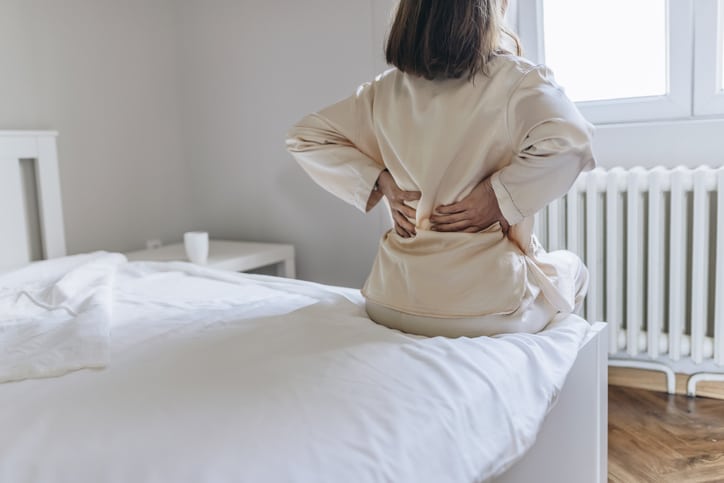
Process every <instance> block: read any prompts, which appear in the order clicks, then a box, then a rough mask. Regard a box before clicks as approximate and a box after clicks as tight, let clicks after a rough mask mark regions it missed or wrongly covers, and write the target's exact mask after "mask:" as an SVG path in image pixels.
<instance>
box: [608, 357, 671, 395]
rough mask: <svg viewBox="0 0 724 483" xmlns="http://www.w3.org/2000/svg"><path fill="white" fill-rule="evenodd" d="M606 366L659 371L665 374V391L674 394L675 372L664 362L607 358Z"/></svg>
mask: <svg viewBox="0 0 724 483" xmlns="http://www.w3.org/2000/svg"><path fill="white" fill-rule="evenodd" d="M608 366H609V367H628V368H631V369H645V370H647V371H661V372H663V373H665V374H666V392H667V393H669V394H676V373H675V372H674V370H673V369H672V368H670V367H669V366H667V365H666V364H662V363H660V362H650V361H637V360H632V359H609V360H608Z"/></svg>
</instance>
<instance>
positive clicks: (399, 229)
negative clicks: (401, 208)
mask: <svg viewBox="0 0 724 483" xmlns="http://www.w3.org/2000/svg"><path fill="white" fill-rule="evenodd" d="M395 232H396V233H397V234H398V235H400V236H401V237H402V238H411V237H412V235H410V234H409V233H408V232H407V231H406V230H405V229H404V228H402V227H401V226H400V225H398V224H397V223H395Z"/></svg>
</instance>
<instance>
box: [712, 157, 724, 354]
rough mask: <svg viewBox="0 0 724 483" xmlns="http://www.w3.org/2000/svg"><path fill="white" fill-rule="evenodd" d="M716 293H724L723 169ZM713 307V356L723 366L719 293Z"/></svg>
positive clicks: (723, 304)
mask: <svg viewBox="0 0 724 483" xmlns="http://www.w3.org/2000/svg"><path fill="white" fill-rule="evenodd" d="M716 209H717V227H716V233H717V235H716V293H717V294H724V169H719V170H718V172H717V208H716ZM715 303H716V307H715V309H714V321H715V322H714V344H715V346H714V357H715V360H716V363H717V364H719V365H720V366H724V297H722V296H721V295H719V296H718V297H716V300H715Z"/></svg>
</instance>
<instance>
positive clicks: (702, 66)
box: [694, 0, 724, 116]
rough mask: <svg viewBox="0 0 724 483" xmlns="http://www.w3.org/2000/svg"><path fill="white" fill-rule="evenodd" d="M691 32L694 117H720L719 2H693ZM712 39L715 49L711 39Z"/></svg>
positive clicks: (723, 4)
mask: <svg viewBox="0 0 724 483" xmlns="http://www.w3.org/2000/svg"><path fill="white" fill-rule="evenodd" d="M697 2H698V3H697V5H696V17H695V26H696V27H695V29H694V31H695V32H696V37H695V40H694V42H695V43H696V52H695V54H696V55H695V58H694V61H695V63H694V82H695V89H694V115H696V116H709V115H716V114H724V90H722V56H721V49H722V36H723V35H724V25H720V18H721V17H720V15H721V9H724V1H723V0H697ZM712 38H716V39H717V42H716V45H712V43H711V39H712Z"/></svg>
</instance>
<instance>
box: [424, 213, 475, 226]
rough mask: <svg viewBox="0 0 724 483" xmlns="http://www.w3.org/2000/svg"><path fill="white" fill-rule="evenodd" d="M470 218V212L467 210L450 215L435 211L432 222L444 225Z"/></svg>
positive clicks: (431, 217)
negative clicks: (439, 213)
mask: <svg viewBox="0 0 724 483" xmlns="http://www.w3.org/2000/svg"><path fill="white" fill-rule="evenodd" d="M470 218H471V216H470V214H469V213H467V212H465V211H461V212H459V213H453V214H450V215H438V214H435V213H433V214H432V215H431V216H430V223H432V224H433V225H441V224H443V225H444V224H449V223H457V222H458V221H463V220H469V219H470Z"/></svg>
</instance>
